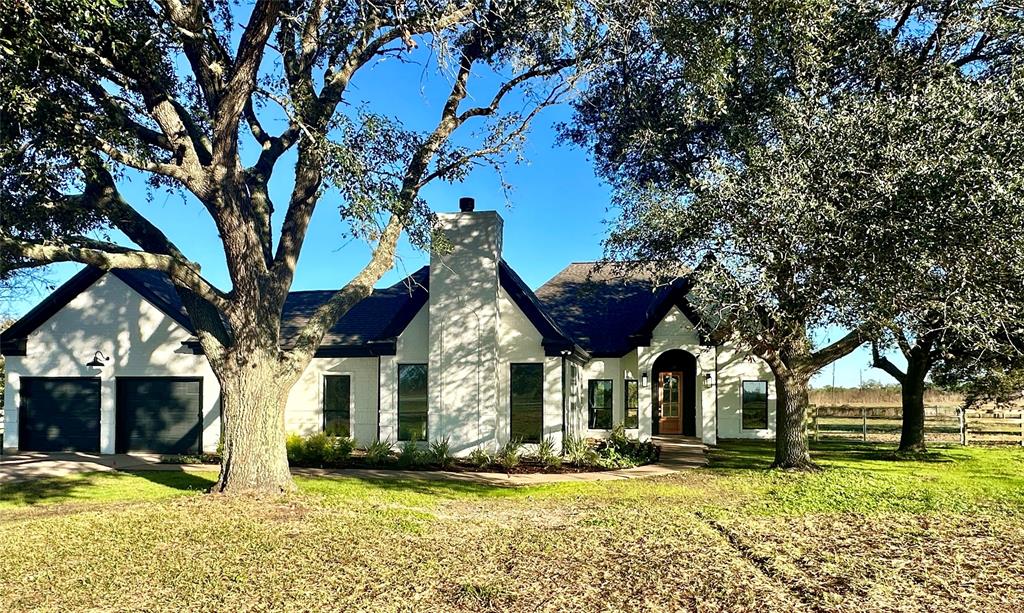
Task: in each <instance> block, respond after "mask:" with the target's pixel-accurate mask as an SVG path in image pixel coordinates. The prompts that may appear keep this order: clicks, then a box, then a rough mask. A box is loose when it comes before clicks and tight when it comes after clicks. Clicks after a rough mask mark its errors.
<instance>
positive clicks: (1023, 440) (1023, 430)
mask: <svg viewBox="0 0 1024 613" xmlns="http://www.w3.org/2000/svg"><path fill="white" fill-rule="evenodd" d="M1021 424H1022V425H1021V437H1022V438H1021V443H1020V444H1021V445H1024V413H1021ZM814 442H815V443H817V442H818V405H814Z"/></svg>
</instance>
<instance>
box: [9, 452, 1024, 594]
mask: <svg viewBox="0 0 1024 613" xmlns="http://www.w3.org/2000/svg"><path fill="white" fill-rule="evenodd" d="M814 457H815V460H816V461H817V462H818V463H819V464H820V465H821V466H822V467H823V470H822V471H821V472H818V473H810V474H804V473H787V472H779V471H769V470H766V468H767V466H768V465H769V463H770V461H771V446H770V444H765V443H753V442H751V443H746V442H742V443H741V442H725V443H723V444H722V446H721V447H720V448H719V449H717V450H716V451H715V452H714V453H713V455H712V462H711V465H710V466H709V467H708V468H707V469H701V470H691V471H687V472H683V473H679V474H677V475H674V476H671V477H664V478H658V479H644V480H631V481H602V482H591V483H566V484H558V485H548V486H541V487H525V488H508V487H494V486H485V485H477V484H467V483H459V482H428V481H382V480H377V481H375V480H359V479H353V478H342V479H333V478H322V479H321V478H300V479H298V480H297V483H298V485H299V490H300V493H299V494H297V495H295V496H291V497H287V498H282V499H279V500H264V501H252V500H234V499H225V498H222V497H211V496H205V495H202V494H201V492H202V491H203V490H204V489H205V488H206V487H208V486H209V485H210V484H211V483H212V482H213V480H214V479H215V478H216V474H215V473H213V472H211V473H201V474H186V473H177V472H167V471H162V472H147V473H135V474H123V473H112V474H106V473H104V474H93V475H83V476H78V477H73V478H67V479H50V480H40V481H34V482H30V483H20V484H15V485H5V486H3V487H0V560H3V561H4V562H3V564H4V573H5V581H4V582H2V583H0V600H2V601H3V602H4V603H5V610H12V611H18V610H30V609H51V610H67V609H105V608H110V607H116V608H119V609H125V610H169V609H178V608H182V607H186V608H189V609H191V610H231V609H261V610H275V609H329V610H336V609H372V610H385V611H400V610H418V609H435V610H472V611H478V610H522V611H534V610H537V609H549V610H559V609H573V610H636V609H648V610H694V609H698V608H700V609H703V610H709V611H714V610H731V611H749V610H755V609H761V610H779V611H789V610H812V611H815V610H829V611H832V610H836V611H864V610H892V609H896V608H899V609H901V610H940V609H941V610H950V611H970V610H1015V609H1016V610H1020V609H1024V594H1022V592H1021V591H1020V590H1019V589H1017V585H1018V582H1019V577H1020V576H1021V574H1022V573H1024V522H1022V521H1021V519H1022V518H1024V513H1022V511H1024V470H1022V469H1024V451H1022V450H1021V449H1019V448H1016V449H1011V448H1001V449H999V448H996V449H977V448H967V449H964V448H959V447H949V448H935V449H934V450H933V451H932V452H931V453H929V454H926V455H923V456H919V457H915V458H913V459H910V460H907V459H902V458H897V456H895V455H894V454H893V453H892V452H891V451H890V450H889V449H888V448H886V447H883V446H873V445H866V446H865V445H862V444H859V443H841V442H835V443H833V442H829V443H821V444H820V445H817V446H815V447H814ZM186 595H187V600H183V598H186Z"/></svg>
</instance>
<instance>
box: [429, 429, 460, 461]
mask: <svg viewBox="0 0 1024 613" xmlns="http://www.w3.org/2000/svg"><path fill="white" fill-rule="evenodd" d="M427 455H428V457H429V458H430V463H431V464H436V465H437V466H440V467H441V468H451V467H452V464H454V463H455V457H454V456H452V449H451V445H450V444H449V442H448V437H447V436H446V437H444V438H443V439H440V440H437V441H434V442H433V443H431V444H430V451H429V452H428V454H427Z"/></svg>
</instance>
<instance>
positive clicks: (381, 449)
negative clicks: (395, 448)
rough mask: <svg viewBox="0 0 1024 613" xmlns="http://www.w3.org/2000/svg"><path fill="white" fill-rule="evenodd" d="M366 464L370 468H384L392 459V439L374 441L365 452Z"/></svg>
mask: <svg viewBox="0 0 1024 613" xmlns="http://www.w3.org/2000/svg"><path fill="white" fill-rule="evenodd" d="M363 453H364V454H365V456H366V463H367V464H369V465H370V466H383V465H384V464H386V463H387V461H388V460H389V459H391V439H385V440H383V441H374V442H373V443H370V444H369V445H367V446H366V449H364V450H363Z"/></svg>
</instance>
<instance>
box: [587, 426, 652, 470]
mask: <svg viewBox="0 0 1024 613" xmlns="http://www.w3.org/2000/svg"><path fill="white" fill-rule="evenodd" d="M596 451H597V455H598V461H597V463H598V464H599V465H601V466H603V467H605V468H632V467H634V466H642V465H644V464H650V463H652V462H657V461H658V455H659V452H658V446H657V445H655V444H654V443H652V442H651V441H645V442H640V441H639V440H637V439H631V438H629V437H628V436H626V428H625V426H623V425H622V424H619V425H618V426H615V428H614V429H613V430H612V433H611V435H610V436H609V437H608V438H607V439H605V440H603V441H600V442H599V443H598V444H597V450H596Z"/></svg>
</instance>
